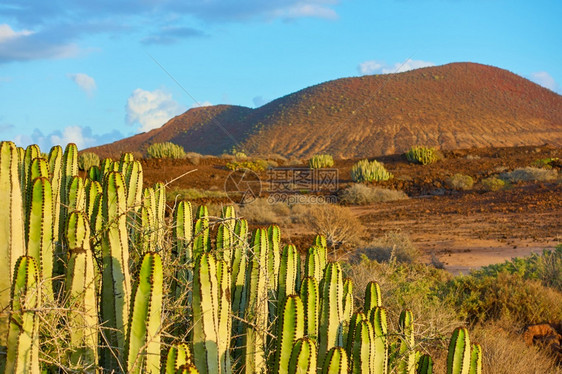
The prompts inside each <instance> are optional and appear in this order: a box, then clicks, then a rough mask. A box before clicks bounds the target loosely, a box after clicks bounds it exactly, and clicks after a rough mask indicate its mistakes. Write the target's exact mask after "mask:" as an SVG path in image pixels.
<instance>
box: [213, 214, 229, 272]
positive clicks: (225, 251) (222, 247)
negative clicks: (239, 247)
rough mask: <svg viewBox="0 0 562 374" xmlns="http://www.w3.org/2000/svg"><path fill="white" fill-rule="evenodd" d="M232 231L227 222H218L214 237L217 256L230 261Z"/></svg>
mask: <svg viewBox="0 0 562 374" xmlns="http://www.w3.org/2000/svg"><path fill="white" fill-rule="evenodd" d="M231 236H232V231H230V227H229V226H228V225H227V224H224V223H222V222H221V223H219V227H218V229H217V239H216V253H217V256H218V258H220V259H221V260H224V261H226V262H228V263H229V264H230V263H231V262H232V248H231V247H232V237H231Z"/></svg>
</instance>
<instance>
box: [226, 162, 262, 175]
mask: <svg viewBox="0 0 562 374" xmlns="http://www.w3.org/2000/svg"><path fill="white" fill-rule="evenodd" d="M268 167H269V164H268V162H267V161H265V160H256V161H232V162H227V163H226V168H227V169H229V170H243V169H248V170H251V171H254V172H260V171H264V170H265V169H267V168H268Z"/></svg>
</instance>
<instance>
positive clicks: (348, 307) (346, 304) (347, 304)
mask: <svg viewBox="0 0 562 374" xmlns="http://www.w3.org/2000/svg"><path fill="white" fill-rule="evenodd" d="M342 302H343V320H344V321H346V322H349V320H350V319H351V316H352V315H353V311H354V307H353V281H352V280H351V279H350V278H345V279H344V282H343V300H342Z"/></svg>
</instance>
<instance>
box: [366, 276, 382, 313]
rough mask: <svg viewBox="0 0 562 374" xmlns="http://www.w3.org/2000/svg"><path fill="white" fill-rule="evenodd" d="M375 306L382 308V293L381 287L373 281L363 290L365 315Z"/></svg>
mask: <svg viewBox="0 0 562 374" xmlns="http://www.w3.org/2000/svg"><path fill="white" fill-rule="evenodd" d="M377 306H382V293H381V287H380V286H379V284H378V283H377V282H375V281H371V282H369V283H368V284H367V288H366V289H365V306H364V307H363V310H364V311H365V313H369V311H370V310H371V309H373V308H375V307H377Z"/></svg>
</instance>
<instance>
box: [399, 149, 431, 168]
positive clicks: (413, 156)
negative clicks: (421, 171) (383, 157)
mask: <svg viewBox="0 0 562 374" xmlns="http://www.w3.org/2000/svg"><path fill="white" fill-rule="evenodd" d="M405 155H406V159H407V160H408V161H409V162H412V163H414V164H422V165H428V164H431V163H433V162H435V161H437V151H436V150H435V149H434V148H428V147H424V146H419V145H418V146H414V147H412V148H410V149H409V150H408V151H407V152H406V153H405Z"/></svg>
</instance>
